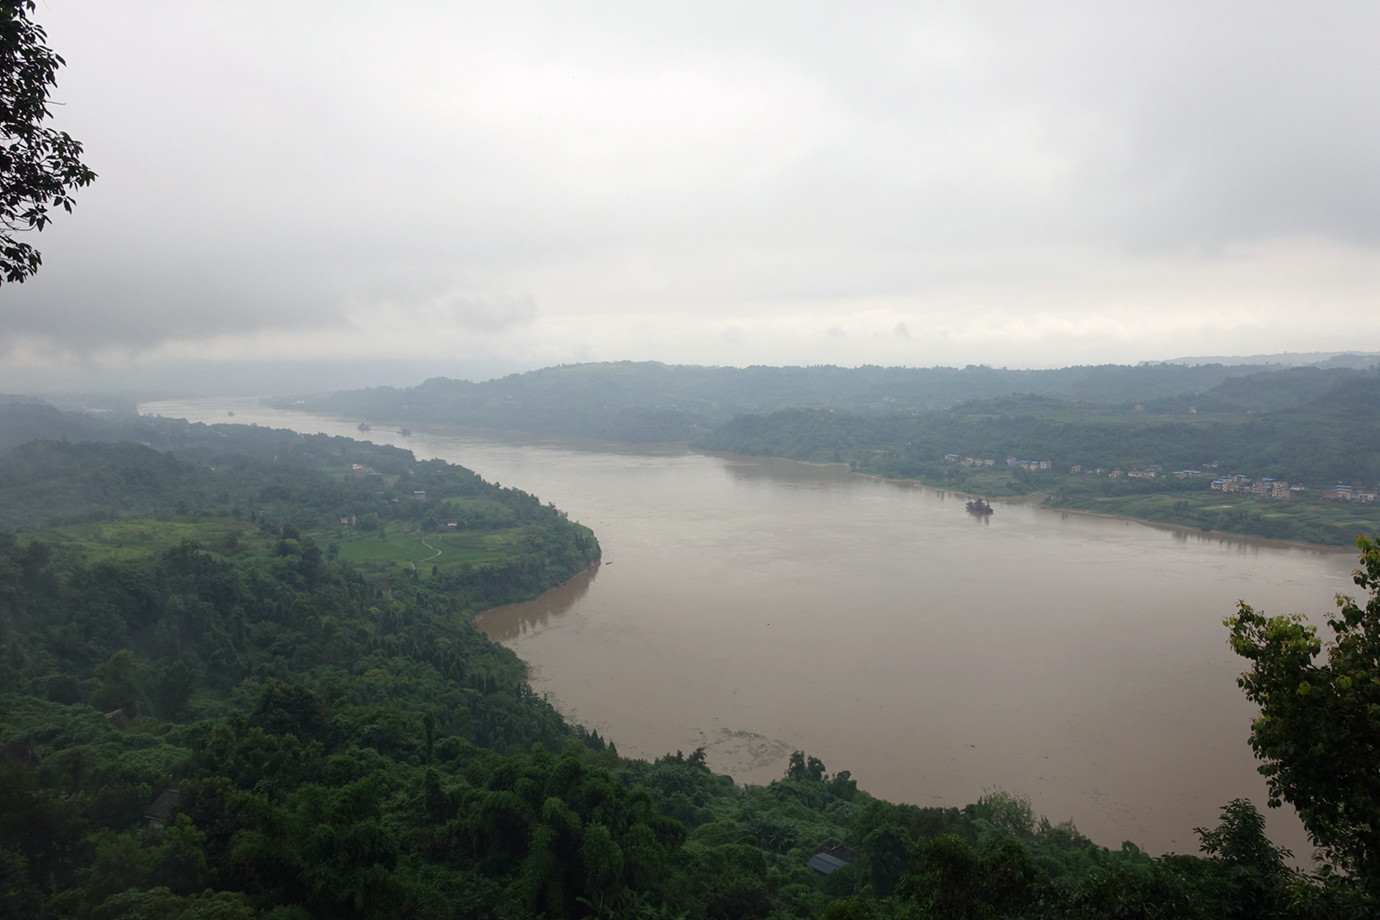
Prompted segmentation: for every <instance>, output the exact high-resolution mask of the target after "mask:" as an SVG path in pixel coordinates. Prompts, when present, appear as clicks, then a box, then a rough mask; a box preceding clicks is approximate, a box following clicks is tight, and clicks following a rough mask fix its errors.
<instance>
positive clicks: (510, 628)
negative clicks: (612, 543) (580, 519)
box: [474, 565, 600, 644]
mask: <svg viewBox="0 0 1380 920" xmlns="http://www.w3.org/2000/svg"><path fill="white" fill-rule="evenodd" d="M599 568H600V567H599V566H597V565H596V566H592V567H590V568H588V569H586V570H585V571H583V572H581V573H580V574H579V575H576V576H575V577H574V578H572V579H571V580H570V581H568V582H566V583H565V584H563V585H561V586H560V587H559V588H553V589H551V590H550V591H547V592H546V593H545V594H543V595H542V596H541V597H539V598H537V599H536V600H534V601H528V602H526V603H523V604H507V605H505V606H503V607H495V608H493V609H492V610H486V611H485V612H484V613H482V614H480V615H479V616H477V617H475V620H474V622H475V625H476V626H478V627H479V628H480V629H481V630H483V631H484V634H485V635H487V636H488V637H489V638H490V639H493V640H494V641H495V642H501V643H505V644H511V643H512V642H513V641H514V640H516V639H518V638H520V637H521V636H523V635H524V634H525V633H527V631H528V630H532V629H540V628H541V627H543V626H546V625H547V624H548V622H549V621H550V619H551V618H552V617H558V616H560V615H561V614H563V613H566V612H567V611H569V610H570V608H572V607H574V606H575V605H576V604H578V603H579V602H580V599H581V598H583V597H584V596H585V593H586V592H587V591H589V586H590V585H591V584H592V583H593V582H594V579H595V578H596V577H597V576H598V574H599Z"/></svg>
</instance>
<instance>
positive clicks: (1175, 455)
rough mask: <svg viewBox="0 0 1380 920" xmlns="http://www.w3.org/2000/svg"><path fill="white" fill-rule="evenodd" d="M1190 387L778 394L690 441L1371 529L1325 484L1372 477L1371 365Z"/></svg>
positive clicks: (1248, 529)
mask: <svg viewBox="0 0 1380 920" xmlns="http://www.w3.org/2000/svg"><path fill="white" fill-rule="evenodd" d="M1189 400H1190V398H1189V397H1174V398H1172V399H1164V400H1160V401H1158V402H1150V403H1144V404H1135V405H1120V406H1110V405H1100V404H1094V403H1086V402H1069V401H1066V400H1059V399H1055V398H1052V397H1040V396H1029V395H1027V396H1008V397H1003V398H1000V399H991V400H979V401H974V402H970V403H965V404H963V405H960V406H956V407H954V408H953V409H951V410H948V411H935V412H923V413H891V414H876V413H873V414H858V413H845V412H840V411H836V410H828V409H803V408H802V409H784V410H780V411H777V412H774V413H770V414H765V415H744V416H739V417H737V418H735V419H733V420H732V421H730V422H728V423H727V424H725V425H722V426H720V427H719V428H718V429H716V430H714V431H712V432H707V433H705V434H704V435H702V436H701V437H699V438H698V439H696V440H695V441H694V442H692V443H693V444H694V445H695V446H697V447H701V448H704V449H709V450H724V451H732V452H735V453H746V454H764V455H770V456H777V457H788V458H791V459H796V460H808V461H815V462H839V463H848V464H850V465H851V466H852V467H853V468H854V469H856V470H858V471H860V472H865V473H871V474H874V475H879V476H887V477H893V478H905V479H918V480H920V481H922V482H926V483H929V484H931V485H936V486H943V487H948V488H953V489H956V490H961V491H965V492H972V493H978V494H985V495H992V496H1007V497H1020V496H1026V495H1031V494H1036V495H1038V496H1039V499H1040V500H1041V501H1043V502H1045V503H1047V504H1050V505H1053V506H1056V507H1065V508H1078V509H1083V510H1089V511H1098V512H1102V513H1107V514H1121V515H1126V516H1130V517H1137V518H1142V519H1146V520H1154V521H1162V522H1165V523H1172V524H1177V525H1181V526H1188V527H1199V528H1202V529H1207V530H1222V531H1228V532H1233V533H1240V534H1247V535H1252V536H1261V537H1270V538H1275V539H1283V540H1302V541H1307V542H1312V543H1321V544H1327V545H1333V546H1349V545H1351V544H1353V543H1354V542H1355V540H1356V537H1357V535H1358V534H1362V533H1364V534H1373V533H1375V532H1376V531H1377V530H1380V505H1377V504H1376V503H1375V502H1370V501H1359V500H1357V501H1345V500H1338V499H1337V494H1336V493H1335V491H1334V490H1335V486H1336V484H1338V483H1344V484H1347V486H1348V487H1350V486H1351V485H1352V484H1355V486H1356V487H1357V488H1356V489H1355V492H1356V493H1357V494H1363V493H1365V492H1374V491H1376V490H1377V489H1380V486H1378V485H1377V484H1380V377H1378V376H1377V375H1376V374H1375V373H1374V372H1369V373H1363V372H1356V371H1350V370H1345V371H1333V372H1322V371H1316V370H1314V369H1309V368H1303V369H1296V370H1290V371H1278V372H1270V373H1263V374H1254V375H1251V376H1249V377H1246V378H1242V379H1239V380H1230V381H1227V382H1225V383H1223V384H1221V385H1220V386H1218V387H1216V388H1214V389H1213V390H1210V391H1208V392H1207V393H1205V394H1198V395H1197V396H1194V397H1192V398H1191V402H1192V404H1191V405H1190V404H1189ZM1213 407H1216V411H1211V410H1212V408H1213ZM1009 459H1010V460H1013V461H1016V463H1015V464H1014V465H1012V464H1009V463H1008V460H1009ZM989 461H990V462H989ZM1024 461H1028V462H1029V463H1025V462H1024ZM1224 476H1241V477H1246V478H1247V479H1249V480H1252V481H1254V480H1257V479H1271V480H1274V481H1276V482H1280V483H1287V484H1289V485H1291V486H1295V487H1297V488H1294V489H1291V490H1289V491H1288V492H1287V493H1286V497H1284V498H1281V497H1280V496H1270V495H1266V496H1263V497H1257V496H1256V495H1254V494H1250V493H1245V492H1243V493H1235V494H1228V493H1225V492H1223V491H1220V489H1214V487H1213V483H1214V480H1216V479H1220V478H1221V477H1224ZM1219 486H1220V483H1219ZM1329 492H1332V493H1333V494H1332V496H1331V497H1328V493H1329ZM1350 494H1351V493H1350V492H1348V493H1347V495H1348V497H1350ZM1257 498H1258V500H1257Z"/></svg>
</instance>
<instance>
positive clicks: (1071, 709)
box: [142, 399, 1356, 857]
mask: <svg viewBox="0 0 1380 920" xmlns="http://www.w3.org/2000/svg"><path fill="white" fill-rule="evenodd" d="M231 409H233V410H234V411H235V413H236V415H235V417H234V418H233V419H231V418H229V417H227V411H228V410H231ZM142 411H143V412H145V413H148V414H161V415H165V416H172V417H185V418H188V419H191V420H193V421H205V422H208V423H216V422H229V421H233V422H238V423H258V424H261V425H269V426H273V427H282V428H293V429H296V430H298V431H302V432H308V433H312V432H318V431H322V432H327V433H329V434H337V435H345V436H348V437H360V438H368V439H371V440H374V441H378V442H392V443H395V444H399V445H400V446H404V447H408V448H410V449H412V450H413V451H415V452H416V453H417V455H418V456H420V457H440V458H442V459H444V460H447V461H450V462H452V463H458V464H461V465H463V466H467V467H469V468H471V469H473V470H475V471H476V472H478V473H479V474H481V475H482V476H484V478H486V479H488V480H490V481H498V482H501V483H503V484H504V485H508V486H514V487H517V488H520V489H523V490H525V491H527V492H532V493H534V494H536V495H537V496H539V497H540V498H541V500H542V501H543V502H547V501H549V502H553V503H555V504H556V506H557V507H559V508H561V509H563V510H565V511H567V512H568V513H569V515H570V518H571V519H572V520H578V521H580V522H582V523H584V524H586V525H588V526H589V527H591V528H593V529H594V532H595V533H596V534H597V535H598V538H599V541H600V544H601V545H602V546H603V551H604V564H603V565H602V566H601V567H599V568H597V569H594V570H591V571H590V572H588V573H586V574H585V575H583V576H581V577H579V578H577V579H576V580H575V581H574V582H573V583H571V584H569V585H566V586H565V587H562V588H560V589H558V590H556V591H553V592H551V593H549V594H548V595H546V596H545V597H543V598H541V599H539V600H537V601H534V602H532V603H528V604H519V605H515V606H512V607H507V608H501V609H499V610H496V611H492V612H490V613H487V614H485V615H484V616H483V617H481V619H480V621H479V622H480V625H481V627H482V628H483V629H484V630H485V631H486V632H487V633H488V634H489V635H490V636H491V637H493V638H494V639H495V640H497V641H500V642H502V643H504V644H505V645H508V646H510V647H511V648H512V649H514V650H515V651H516V652H517V653H518V655H519V656H521V657H522V658H523V659H524V660H525V661H526V662H527V663H528V665H529V666H530V669H531V683H532V686H533V688H534V689H535V690H537V691H538V692H540V693H544V694H548V695H549V697H550V699H551V700H552V702H553V703H554V704H555V705H556V706H557V707H558V708H559V709H560V710H561V711H562V712H563V713H565V714H566V715H567V716H568V717H570V718H571V719H573V720H575V721H578V722H581V723H583V724H584V725H586V726H588V727H590V728H593V729H596V730H598V732H599V734H601V735H604V736H605V737H607V738H609V739H611V740H613V741H614V742H615V743H616V744H617V745H618V750H619V751H620V752H621V753H622V754H624V755H632V756H638V757H647V758H654V757H657V756H660V755H661V754H664V753H668V752H673V751H676V750H681V751H684V752H686V753H689V752H690V751H691V750H693V749H694V748H697V747H704V748H705V749H706V751H707V753H708V755H709V763H710V765H711V766H713V767H714V768H715V769H716V770H718V771H720V772H725V773H729V774H731V775H732V776H733V777H734V778H735V779H736V780H738V781H739V782H753V783H765V782H768V781H770V780H772V779H775V778H778V777H779V776H781V775H782V773H783V772H784V770H785V763H786V758H787V757H788V755H789V754H790V752H791V751H792V750H797V749H799V750H803V751H806V752H807V753H808V754H811V755H813V756H816V757H819V758H820V759H821V760H823V761H824V763H825V765H826V766H827V768H828V770H829V771H830V772H831V773H833V772H836V771H838V770H849V771H851V772H852V775H853V777H854V779H856V780H857V781H858V784H859V786H860V787H861V788H863V789H866V790H867V791H869V792H871V793H873V794H875V795H879V796H881V797H883V798H887V799H891V800H893V801H905V802H913V803H916V804H919V805H955V806H962V805H964V804H967V803H969V802H972V801H975V800H976V799H977V798H978V797H979V796H980V795H981V794H982V792H983V790H984V789H986V788H989V787H1000V788H1002V789H1005V790H1007V791H1009V792H1015V793H1022V794H1025V795H1028V796H1029V797H1030V799H1031V803H1032V805H1033V806H1034V809H1035V811H1036V813H1037V814H1044V815H1046V816H1048V817H1049V819H1050V820H1051V821H1055V822H1058V821H1063V820H1067V819H1072V820H1073V821H1074V823H1075V824H1077V826H1078V828H1079V829H1080V830H1081V831H1083V832H1084V833H1085V834H1088V835H1089V836H1090V837H1092V838H1093V839H1094V840H1095V841H1097V842H1098V843H1101V844H1104V845H1107V846H1111V847H1116V846H1118V845H1119V844H1120V843H1121V841H1123V840H1131V841H1133V842H1135V843H1136V844H1138V845H1140V846H1141V847H1143V848H1145V849H1147V850H1149V851H1151V852H1155V853H1160V852H1166V851H1176V852H1181V853H1184V852H1196V851H1197V844H1198V840H1197V837H1196V836H1195V835H1194V834H1193V830H1192V829H1193V828H1194V827H1195V826H1203V825H1206V826H1214V825H1215V824H1216V823H1217V820H1218V818H1219V815H1218V810H1219V808H1220V807H1221V806H1222V805H1224V804H1226V803H1227V802H1228V801H1229V800H1231V799H1233V798H1236V797H1240V796H1249V797H1251V798H1253V799H1255V800H1256V801H1257V803H1258V804H1259V805H1260V807H1261V810H1262V811H1265V810H1266V809H1265V784H1264V780H1263V779H1262V778H1261V777H1260V776H1259V775H1258V774H1257V772H1256V762H1255V760H1254V758H1253V757H1252V754H1251V750H1250V747H1249V746H1248V744H1247V737H1248V735H1249V730H1250V719H1251V716H1252V714H1253V707H1252V706H1251V705H1250V704H1249V703H1248V702H1247V701H1246V700H1245V698H1244V696H1243V695H1242V693H1241V691H1240V690H1239V689H1238V688H1237V687H1236V684H1235V679H1236V676H1237V674H1238V673H1239V672H1240V671H1241V670H1242V666H1243V664H1244V662H1243V661H1242V660H1240V659H1237V658H1236V657H1235V656H1234V655H1232V654H1231V652H1230V650H1229V649H1228V648H1227V645H1226V630H1225V629H1224V628H1223V626H1222V619H1223V618H1224V617H1226V616H1228V615H1230V614H1231V613H1232V611H1233V609H1234V606H1235V603H1236V601H1237V600H1239V599H1244V600H1247V601H1248V602H1250V603H1252V604H1253V605H1254V606H1255V607H1256V608H1257V609H1258V610H1263V611H1264V612H1266V613H1272V614H1273V613H1295V612H1302V613H1307V614H1309V615H1310V616H1311V617H1312V618H1313V619H1314V620H1315V622H1319V623H1321V620H1322V618H1323V617H1324V616H1326V615H1327V614H1328V613H1329V612H1330V611H1331V610H1332V609H1333V607H1332V597H1333V595H1334V594H1335V593H1337V592H1339V591H1341V592H1347V593H1350V592H1352V591H1353V590H1354V589H1355V586H1354V585H1353V584H1352V582H1351V578H1350V573H1351V571H1352V570H1353V569H1354V568H1355V562H1356V559H1355V555H1354V553H1347V552H1333V551H1322V550H1311V549H1306V548H1294V547H1279V546H1269V545H1263V544H1260V543H1253V542H1248V541H1242V540H1239V539H1227V538H1219V537H1217V536H1210V535H1205V534H1198V533H1187V532H1184V531H1178V530H1171V529H1163V528H1156V527H1151V526H1147V525H1142V524H1138V523H1133V522H1128V521H1123V520H1118V519H1108V518H1099V517H1092V516H1087V515H1080V514H1063V513H1059V512H1056V511H1050V510H1046V509H1041V508H1036V507H1026V506H1020V505H1012V504H1006V503H1003V502H1000V501H997V502H995V503H994V505H995V508H996V513H995V514H993V515H992V516H991V517H990V518H986V519H984V518H978V517H975V516H973V515H970V514H968V513H967V512H966V511H965V510H964V498H963V497H962V496H959V495H956V494H952V493H945V492H942V491H938V490H934V489H930V488H925V487H921V486H916V485H911V484H906V483H896V482H888V481H882V480H876V479H870V478H865V477H862V476H857V475H853V474H850V473H849V472H848V471H847V470H846V469H843V468H841V467H821V466H809V465H804V464H798V463H792V462H789V461H780V460H769V459H760V458H753V457H738V456H718V455H705V454H700V453H695V452H692V451H689V450H686V449H683V448H680V447H675V446H670V447H667V446H654V447H645V446H627V445H613V444H607V443H603V442H580V441H573V440H570V439H554V438H541V437H533V436H524V435H513V434H507V433H494V432H476V431H474V430H464V429H454V430H445V429H440V428H428V429H423V428H421V427H419V426H413V429H414V434H413V435H412V436H411V437H407V438H404V437H401V436H399V435H398V433H397V431H396V430H395V429H393V428H384V427H382V426H375V427H374V428H373V430H372V431H370V432H368V433H363V434H362V433H361V432H359V431H357V430H356V424H357V423H358V421H359V420H358V419H329V418H319V417H316V416H310V415H306V414H303V413H294V412H278V411H273V410H270V409H265V408H262V407H260V406H258V405H257V403H256V401H255V400H223V399H221V400H195V401H179V402H163V403H151V404H147V405H145V406H143V407H142ZM1267 817H1268V818H1269V820H1270V827H1271V835H1272V836H1273V837H1274V838H1275V840H1276V842H1278V843H1281V844H1283V845H1285V846H1288V847H1290V848H1292V849H1293V850H1294V851H1295V853H1296V855H1299V856H1303V857H1306V855H1307V853H1308V847H1307V843H1306V838H1305V837H1304V835H1303V832H1302V829H1301V828H1300V827H1299V825H1298V823H1297V820H1296V819H1294V818H1293V816H1292V814H1289V813H1281V812H1278V811H1273V810H1271V811H1270V812H1269V813H1268V815H1267Z"/></svg>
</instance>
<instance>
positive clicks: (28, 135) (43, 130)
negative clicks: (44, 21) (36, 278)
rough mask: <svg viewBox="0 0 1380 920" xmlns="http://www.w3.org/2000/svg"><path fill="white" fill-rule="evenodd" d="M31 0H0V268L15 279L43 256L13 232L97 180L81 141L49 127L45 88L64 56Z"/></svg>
mask: <svg viewBox="0 0 1380 920" xmlns="http://www.w3.org/2000/svg"><path fill="white" fill-rule="evenodd" d="M33 11H34V2H33V0H0V274H3V276H4V281H8V282H12V283H18V282H22V281H24V280H25V279H26V278H28V277H29V276H31V275H33V274H34V273H35V272H37V271H38V267H39V265H40V264H42V261H43V257H42V254H41V253H39V251H38V250H37V249H35V248H34V247H33V246H32V245H31V244H29V243H26V242H22V241H21V240H18V239H16V234H19V233H22V232H25V231H28V230H42V229H43V228H44V227H46V226H47V225H48V224H49V222H50V221H51V220H52V217H51V215H50V214H49V210H50V209H57V208H61V209H62V210H64V211H69V212H70V211H71V210H72V205H73V204H74V203H75V201H74V199H73V197H72V192H73V191H74V190H75V189H78V188H84V187H85V186H87V185H90V184H91V183H92V182H93V181H95V179H96V174H95V173H94V172H92V171H91V169H90V168H88V167H87V166H86V164H84V163H83V162H82V160H81V154H82V146H81V142H80V141H77V140H74V139H73V138H72V137H71V136H70V135H69V134H67V132H65V131H58V130H56V129H55V128H52V127H49V126H48V125H47V121H48V120H49V118H50V117H51V116H52V112H51V111H50V109H49V105H50V104H51V101H50V96H49V94H50V92H51V90H52V89H53V87H55V86H56V85H57V71H58V68H59V67H61V66H63V65H64V64H65V63H66V62H65V61H63V59H62V56H61V55H59V54H58V53H57V52H55V51H53V50H52V49H51V48H49V47H48V45H47V41H48V36H47V33H46V32H44V30H43V27H42V26H41V25H39V24H38V23H36V22H34V21H33V20H32V19H31V18H30V16H31V14H32V13H33Z"/></svg>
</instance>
